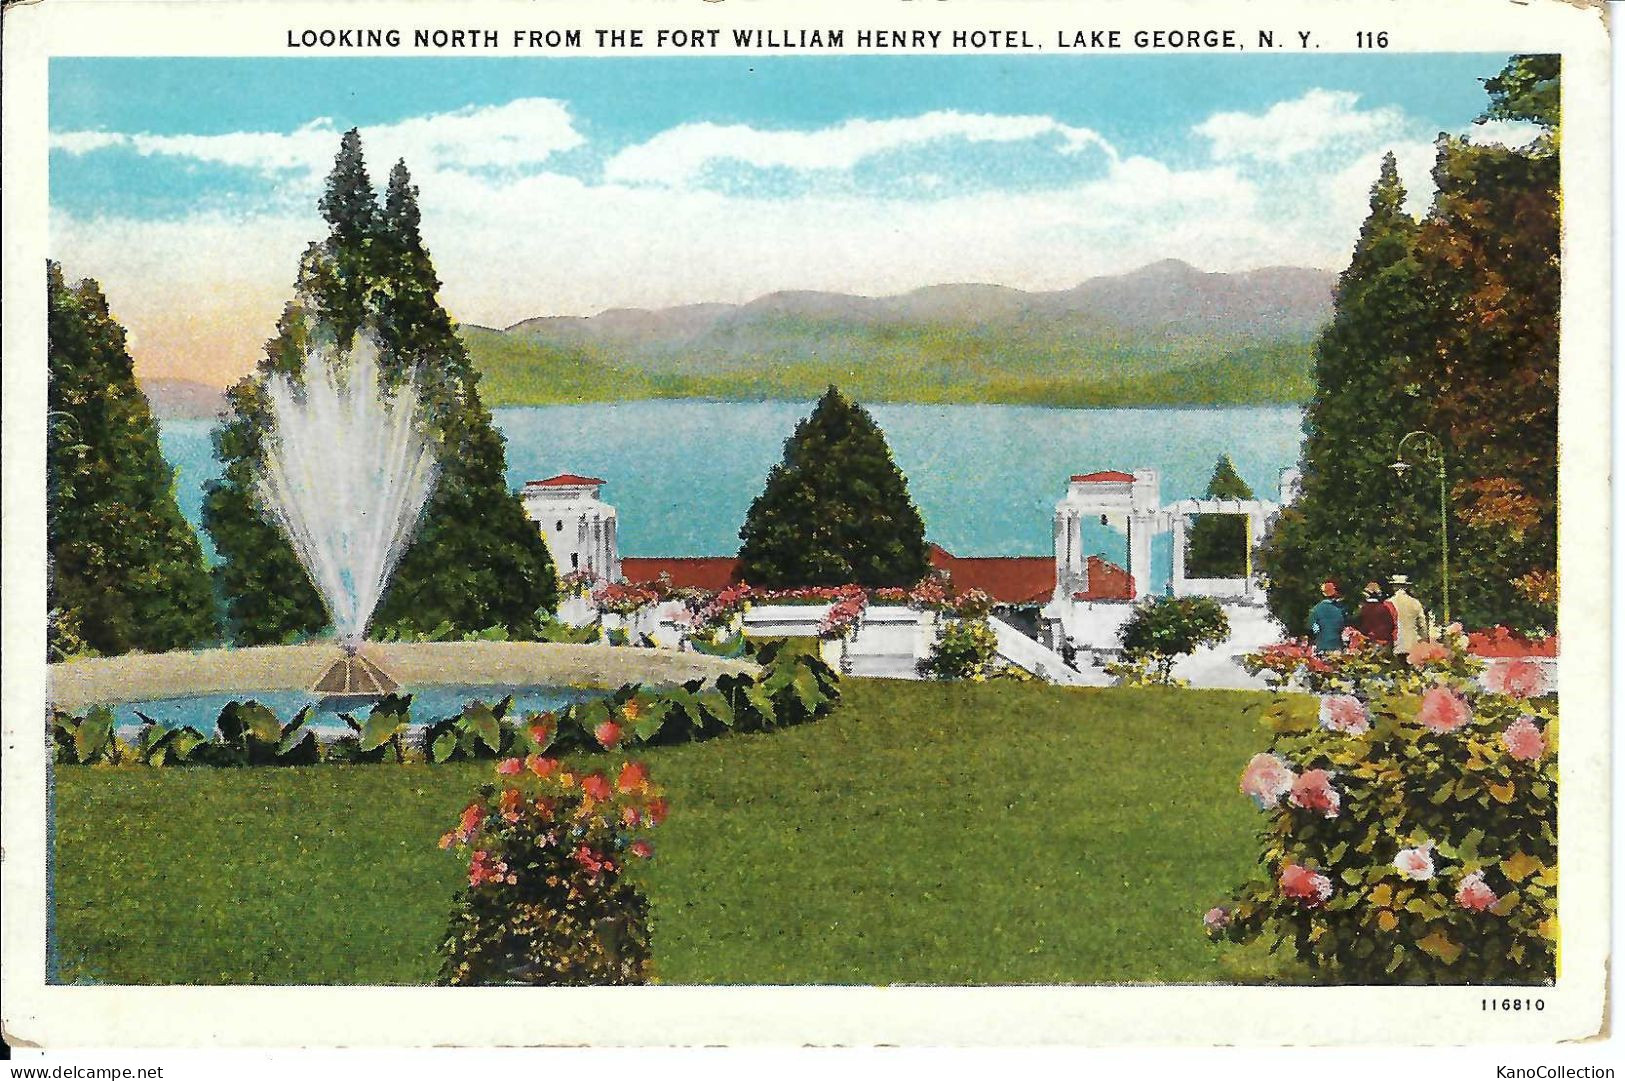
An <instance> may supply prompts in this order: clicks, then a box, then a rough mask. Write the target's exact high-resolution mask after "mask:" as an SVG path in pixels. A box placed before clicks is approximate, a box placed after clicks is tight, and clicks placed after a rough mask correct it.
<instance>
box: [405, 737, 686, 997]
mask: <svg viewBox="0 0 1625 1081" xmlns="http://www.w3.org/2000/svg"><path fill="white" fill-rule="evenodd" d="M496 772H497V778H498V779H497V783H495V784H488V785H486V786H484V787H482V788H481V789H480V798H479V799H477V800H475V801H474V802H473V803H470V804H469V805H468V806H467V807H466V808H464V809H463V812H462V815H461V816H460V817H459V818H458V821H457V825H456V826H455V827H454V828H453V829H452V830H451V831H450V832H449V833H447V834H446V835H445V836H443V837H442V838H440V847H441V848H445V849H451V848H455V849H456V850H457V851H458V852H460V853H465V854H466V857H467V859H468V885H467V886H466V887H465V888H463V889H462V890H460V891H459V892H458V894H457V900H456V903H455V907H454V908H453V911H452V915H451V920H450V926H449V927H448V929H447V932H446V937H445V939H444V940H443V941H442V943H441V947H440V951H441V954H442V962H441V966H440V975H439V978H438V980H437V982H438V983H440V984H442V985H450V986H471V985H492V984H495V985H514V984H526V985H535V984H554V985H563V986H582V985H591V984H637V983H646V982H648V979H649V972H650V948H649V903H648V901H647V899H646V898H645V897H644V896H643V893H642V891H641V890H639V889H638V888H637V887H636V886H634V885H633V884H632V883H630V882H628V881H627V880H626V879H625V878H624V871H625V868H626V864H627V862H628V861H629V860H633V859H648V858H650V857H651V856H652V855H653V854H654V849H653V847H652V845H651V844H650V843H649V842H648V841H647V840H646V839H644V838H643V837H641V836H639V835H638V831H640V830H644V829H649V828H651V827H654V826H657V825H659V824H660V822H661V821H663V820H664V819H665V816H666V801H665V799H664V798H663V797H662V796H661V794H660V790H659V789H658V788H656V787H655V785H654V784H653V782H652V781H651V780H650V778H649V771H648V769H647V768H645V767H644V766H643V765H642V764H640V763H637V762H625V763H623V764H621V765H620V766H619V767H617V768H614V769H610V770H595V771H593V772H590V773H585V774H582V773H577V772H574V771H573V770H572V769H571V768H570V767H569V766H567V765H565V764H564V763H563V762H561V761H560V760H559V759H557V758H549V757H545V756H544V755H542V754H540V753H535V754H530V755H527V756H526V757H524V758H522V759H521V758H508V759H504V760H502V762H501V763H499V764H498V766H497V769H496Z"/></svg>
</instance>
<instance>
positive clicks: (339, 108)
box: [50, 54, 1506, 379]
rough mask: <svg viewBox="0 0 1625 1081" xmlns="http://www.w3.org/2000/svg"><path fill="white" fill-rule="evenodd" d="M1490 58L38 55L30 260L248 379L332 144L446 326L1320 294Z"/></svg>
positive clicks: (146, 353)
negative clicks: (36, 181)
mask: <svg viewBox="0 0 1625 1081" xmlns="http://www.w3.org/2000/svg"><path fill="white" fill-rule="evenodd" d="M1505 60H1506V58H1505V56H1504V55H1415V54H1407V55H1369V54H1360V55H1330V56H1327V55H1316V56H1270V57H1264V56H1254V55H1246V56H1236V55H1194V56H1166V55H1159V56H1108V57H1100V56H1093V55H1076V56H1074V55H1065V56H1063V55H1046V56H1042V57H1034V56H1020V57H1010V56H991V55H990V56H954V57H941V56H892V57H874V56H862V57H813V56H788V57H771V56H768V57H763V56H753V57H748V58H708V59H689V58H644V59H425V58H400V59H394V58H388V59H376V60H371V59H363V60H357V59H170V58H153V59H106V58H95V59H72V58H69V59H55V60H53V61H52V65H51V100H50V117H51V131H52V137H53V151H52V154H51V201H52V209H53V249H54V251H55V254H56V256H57V257H58V258H60V259H62V260H63V261H64V264H65V268H66V269H67V270H68V272H69V273H70V274H74V275H86V276H93V277H98V278H100V279H101V280H102V281H103V284H104V286H105V287H106V288H107V290H108V293H109V297H110V299H111V300H112V301H113V303H114V307H115V309H116V310H118V311H120V312H121V313H122V314H123V315H124V316H125V318H126V321H127V322H128V323H130V325H131V330H132V333H133V335H134V337H135V349H136V352H137V360H138V363H139V364H141V365H143V366H144V367H145V368H147V369H149V370H151V371H154V372H158V371H161V372H162V373H163V374H177V373H184V372H187V371H195V372H198V373H207V374H208V375H210V376H211V377H215V378H217V379H218V378H220V377H224V376H225V375H226V374H228V373H230V372H231V371H233V370H242V369H245V368H246V367H247V365H248V364H250V363H251V362H252V359H253V351H252V349H251V348H250V346H251V345H252V344H253V342H257V341H258V340H260V339H263V338H264V337H265V336H266V335H267V334H268V333H269V323H270V321H272V320H274V318H275V312H276V310H277V309H279V308H280V304H281V299H282V297H283V296H284V295H285V293H286V291H287V286H288V284H289V283H291V281H292V277H293V270H294V266H295V263H296V260H297V258H298V253H299V250H300V249H301V248H302V247H303V245H304V243H305V242H306V241H308V240H310V239H313V238H315V237H316V236H318V235H319V234H320V231H321V223H320V221H319V220H318V218H317V216H316V211H315V197H316V195H317V194H318V193H319V191H320V185H321V179H322V177H323V176H324V175H325V173H326V170H327V168H328V167H329V166H330V164H331V161H332V154H333V152H334V150H335V149H336V147H337V134H338V133H339V132H341V131H343V130H344V129H346V128H348V127H350V126H352V125H358V126H360V127H361V129H362V136H363V139H364V143H365V145H366V147H367V150H368V160H369V164H370V166H371V171H372V175H373V178H374V180H375V181H381V180H382V178H383V176H384V174H385V173H386V172H387V168H388V165H389V163H390V162H391V161H392V160H393V158H394V156H396V155H397V154H401V155H404V156H405V157H406V158H407V161H408V165H409V166H410V167H411V168H412V170H413V174H414V178H415V179H416V180H417V182H418V183H419V185H420V187H421V188H422V192H423V194H422V204H423V209H424V216H425V226H424V227H425V234H426V237H427V239H428V240H429V243H430V246H431V250H432V251H433V252H434V254H435V256H436V262H437V266H438V268H439V269H440V272H441V277H442V279H444V281H445V283H446V287H445V298H446V300H447V303H448V306H449V307H450V308H451V309H452V311H453V314H454V315H456V316H458V317H459V318H461V319H464V320H465V321H471V322H481V323H490V324H496V325H505V324H506V323H510V322H514V321H517V320H519V319H522V318H526V317H528V316H532V315H538V314H555V313H589V312H592V311H597V310H601V309H603V308H606V307H612V306H624V305H641V306H658V305H664V304H672V303H682V302H689V301H701V300H744V299H748V298H749V297H751V296H755V295H758V294H760V293H763V292H767V291H771V290H774V289H781V288H824V289H842V290H848V291H854V292H868V293H880V292H894V291H900V290H904V289H909V288H914V287H917V286H920V285H926V284H932V283H935V282H944V281H966V280H974V281H995V282H999V283H1001V284H1008V285H1014V286H1018V287H1022V288H1033V289H1038V288H1065V287H1068V286H1070V285H1073V284H1076V282H1078V281H1080V280H1082V279H1084V278H1086V277H1089V276H1092V275H1094V274H1100V273H1112V272H1118V271H1122V270H1128V269H1132V268H1133V267H1135V266H1138V265H1141V264H1143V263H1145V262H1149V261H1152V260H1154V259H1159V258H1166V257H1174V258H1183V259H1186V260H1187V261H1189V262H1192V263H1194V264H1196V265H1198V266H1202V267H1204V268H1206V269H1215V270H1228V269H1243V268H1247V267H1254V266H1262V265H1271V264H1281V263H1292V264H1299V265H1311V266H1325V267H1337V266H1340V265H1341V263H1342V260H1344V259H1345V258H1346V256H1347V252H1348V248H1349V246H1350V244H1352V241H1353V237H1354V232H1355V230H1357V228H1358V224H1359V219H1360V217H1361V215H1362V213H1363V209H1364V202H1365V192H1366V190H1367V189H1368V188H1369V185H1370V183H1371V179H1372V178H1373V177H1374V176H1375V171H1376V169H1375V163H1376V161H1377V159H1378V157H1380V154H1381V153H1382V152H1383V151H1384V150H1389V149H1392V150H1394V151H1395V152H1396V153H1397V154H1398V155H1399V157H1400V162H1401V169H1402V175H1403V176H1404V178H1405V179H1406V181H1407V183H1408V184H1409V185H1410V187H1411V188H1412V189H1413V207H1414V208H1415V209H1417V210H1418V211H1420V210H1422V209H1424V208H1425V205H1426V199H1427V197H1428V195H1429V181H1428V177H1427V168H1428V165H1429V163H1430V161H1431V157H1432V141H1433V139H1434V137H1435V136H1436V135H1437V134H1438V133H1439V132H1441V131H1449V132H1467V131H1468V130H1469V129H1470V126H1471V125H1472V122H1473V120H1474V118H1475V117H1476V116H1477V115H1478V114H1479V113H1480V112H1481V111H1482V109H1483V105H1484V95H1483V89H1482V85H1481V82H1480V80H1482V79H1483V78H1484V77H1486V76H1489V75H1492V74H1494V73H1495V72H1496V71H1497V70H1499V68H1500V67H1501V66H1502V65H1503V64H1504V63H1505ZM1491 134H1493V132H1492V133H1491ZM178 296H185V297H186V298H187V304H188V307H187V308H186V310H185V311H181V310H180V309H179V306H178V304H177V297H178ZM200 306H201V307H200ZM266 313H269V316H268V317H267V315H266ZM261 323H263V324H264V325H260V324H261ZM250 327H251V328H252V330H251V331H250V329H249V328H250ZM251 339H252V340H251Z"/></svg>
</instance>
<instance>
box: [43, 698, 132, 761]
mask: <svg viewBox="0 0 1625 1081" xmlns="http://www.w3.org/2000/svg"><path fill="white" fill-rule="evenodd" d="M51 741H52V743H53V744H55V748H56V752H55V756H54V757H55V761H56V763H57V765H59V766H63V765H74V766H86V765H90V764H91V763H92V762H110V763H112V764H113V765H117V764H118V763H119V761H120V759H121V755H120V749H119V742H118V739H117V738H116V737H115V736H114V735H113V711H112V710H110V709H108V708H107V707H106V706H93V707H91V708H90V710H88V711H87V712H86V713H85V715H84V716H83V717H75V716H74V715H73V714H71V713H64V712H62V711H61V710H53V711H52V713H51Z"/></svg>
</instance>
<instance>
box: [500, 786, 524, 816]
mask: <svg viewBox="0 0 1625 1081" xmlns="http://www.w3.org/2000/svg"><path fill="white" fill-rule="evenodd" d="M519 802H520V799H519V790H518V789H517V788H504V789H503V790H502V795H501V796H500V797H498V799H497V810H498V811H500V812H501V814H502V817H503V819H504V820H506V821H508V822H517V821H519Z"/></svg>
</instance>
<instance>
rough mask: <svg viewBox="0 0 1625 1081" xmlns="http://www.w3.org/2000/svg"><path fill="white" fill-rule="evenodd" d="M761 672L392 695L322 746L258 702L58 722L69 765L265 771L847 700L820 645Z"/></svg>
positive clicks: (657, 732)
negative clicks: (586, 692) (196, 718)
mask: <svg viewBox="0 0 1625 1081" xmlns="http://www.w3.org/2000/svg"><path fill="white" fill-rule="evenodd" d="M755 660H756V661H757V663H758V664H759V665H760V668H759V670H758V671H756V672H741V673H724V674H723V675H720V676H717V677H715V678H714V679H711V680H706V679H692V680H689V681H687V682H685V683H681V684H678V685H676V686H671V687H647V686H644V685H642V684H635V683H629V684H626V685H625V686H622V687H620V688H619V689H617V690H615V691H613V692H611V693H609V694H607V695H604V696H602V697H599V698H594V699H590V700H587V701H583V702H577V703H572V704H570V705H568V706H565V707H563V708H562V709H559V710H555V711H551V712H546V713H530V714H526V715H524V716H522V717H516V716H513V715H511V712H510V710H511V706H512V699H511V697H510V698H504V699H502V700H501V701H499V702H495V703H490V702H483V701H475V702H470V703H468V704H467V705H466V706H464V707H463V709H462V710H460V711H459V712H457V713H455V714H453V715H452V716H450V717H440V718H436V719H432V720H428V721H426V722H418V723H414V721H413V719H412V696H411V695H400V694H390V695H384V696H383V697H381V698H379V699H378V700H377V701H376V702H374V703H373V704H372V705H371V707H370V708H369V709H368V711H367V713H366V715H365V716H363V717H357V716H351V715H350V714H340V717H341V719H342V720H343V721H344V722H345V725H346V726H347V729H348V731H347V733H346V734H344V735H342V736H340V737H339V738H337V739H335V740H330V741H326V742H323V741H319V740H318V739H317V738H316V733H315V730H314V729H312V728H309V727H307V722H308V721H309V719H310V710H309V709H308V708H306V709H302V710H300V711H299V712H298V713H297V714H295V715H294V717H293V718H292V719H290V720H289V721H288V722H287V723H286V724H283V723H282V722H280V721H279V720H278V719H277V717H276V715H275V713H273V712H272V711H271V710H270V709H268V708H266V707H265V706H264V705H262V704H261V703H259V702H255V701H253V700H247V701H233V702H230V703H227V705H226V706H225V707H224V708H223V709H222V710H221V712H220V715H219V718H218V719H217V721H216V724H215V731H214V732H213V733H205V732H202V731H200V730H199V729H197V728H195V727H193V726H191V725H168V726H166V725H163V724H160V723H159V722H157V721H155V720H153V719H151V718H149V717H146V716H145V715H143V714H140V713H139V712H138V713H137V716H139V717H141V719H142V721H143V724H142V726H141V728H140V730H139V731H138V733H137V734H136V736H135V738H134V740H133V742H126V741H124V740H122V739H120V738H119V737H118V735H117V733H116V732H115V731H114V725H113V714H112V712H111V711H110V710H109V709H108V708H107V707H106V706H94V707H92V708H91V709H89V710H87V711H86V712H85V713H83V714H80V715H75V714H70V713H67V712H64V711H60V710H59V711H56V712H54V713H53V714H52V717H51V731H52V738H53V741H54V743H55V746H56V761H57V762H58V763H59V764H62V765H90V764H98V763H106V764H110V765H125V764H128V765H135V764H142V765H150V766H166V765H175V766H257V765H285V766H295V765H311V764H314V763H316V762H343V763H349V764H354V765H363V764H368V763H376V762H397V763H402V762H407V761H413V762H420V761H421V762H427V763H429V764H431V765H438V764H441V763H444V762H455V761H461V760H466V759H477V758H497V757H503V756H512V755H523V754H534V753H540V752H543V751H548V750H552V751H555V752H562V751H571V752H584V753H590V752H593V751H600V750H615V749H617V748H622V747H630V746H636V745H639V744H669V743H685V742H688V741H691V740H700V739H709V738H712V737H714V736H718V735H721V734H723V733H726V732H760V731H765V730H768V729H772V728H780V727H784V726H786V725H791V724H798V723H801V722H803V721H808V720H812V719H815V718H818V717H822V716H824V715H826V714H828V713H829V712H830V710H832V709H834V708H835V706H836V704H837V703H838V702H839V701H840V697H841V689H840V677H839V676H838V675H837V674H836V673H835V671H834V670H833V669H831V668H830V667H829V665H827V664H825V663H824V661H823V660H822V659H820V658H819V656H818V654H817V652H816V650H809V649H804V648H801V647H800V646H799V645H798V644H797V643H795V642H791V641H784V642H768V643H766V644H763V645H760V646H758V647H757V648H756V650H755Z"/></svg>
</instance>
